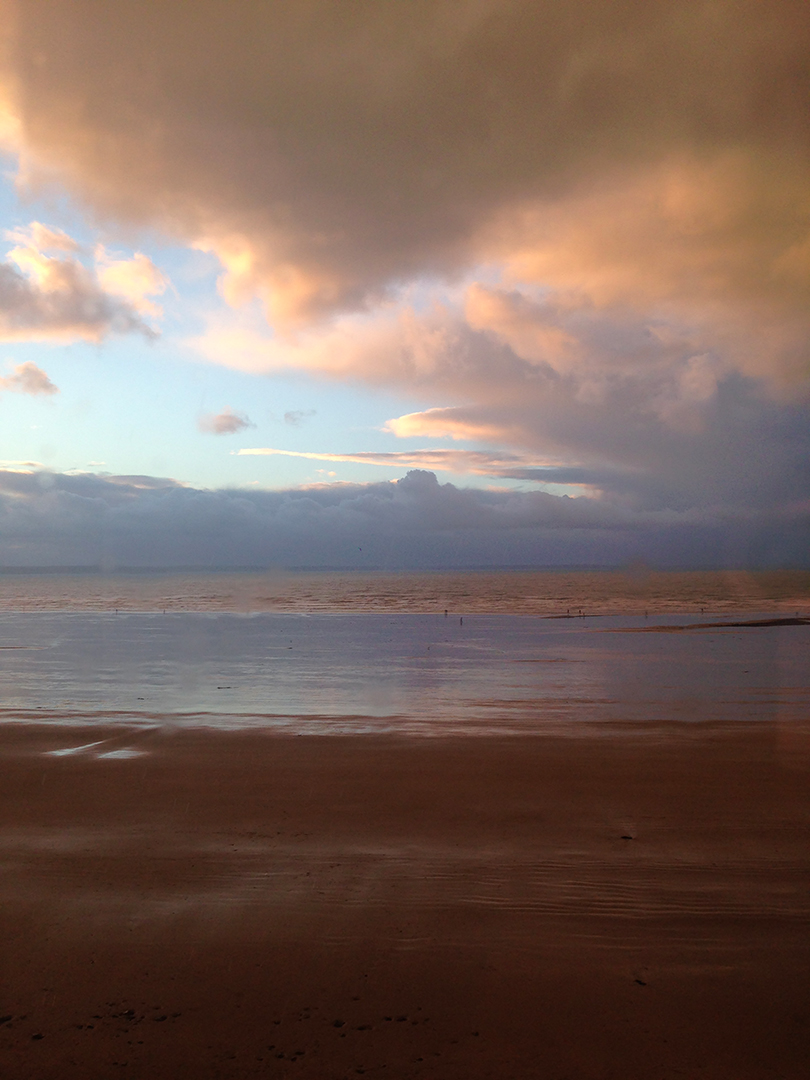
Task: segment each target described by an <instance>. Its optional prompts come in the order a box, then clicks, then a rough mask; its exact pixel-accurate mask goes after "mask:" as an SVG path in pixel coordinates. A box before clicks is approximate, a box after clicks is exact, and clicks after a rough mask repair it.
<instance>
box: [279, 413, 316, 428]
mask: <svg viewBox="0 0 810 1080" xmlns="http://www.w3.org/2000/svg"><path fill="white" fill-rule="evenodd" d="M314 415H315V409H291V410H289V411H288V412H285V413H284V423H285V424H290V425H291V426H292V427H300V426H301V425H302V424H303V423H304V421H305V420H308V419H309V418H310V416H314Z"/></svg>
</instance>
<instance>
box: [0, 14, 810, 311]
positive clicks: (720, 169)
mask: <svg viewBox="0 0 810 1080" xmlns="http://www.w3.org/2000/svg"><path fill="white" fill-rule="evenodd" d="M13 8H14V16H15V17H14V18H13V19H11V18H10V19H9V20H8V21H9V25H10V26H11V27H12V31H11V33H10V35H9V41H8V45H7V48H6V50H5V66H6V71H5V77H4V84H5V86H6V90H7V95H8V97H9V99H10V100H9V101H8V108H7V111H8V113H9V115H10V116H11V117H12V118H13V121H14V123H13V124H11V125H10V127H9V131H10V132H11V131H12V128H13V130H14V132H16V134H13V133H12V134H11V135H10V137H13V138H15V139H16V141H17V145H18V146H19V147H20V149H21V152H22V155H23V162H22V166H23V172H22V179H23V182H24V183H29V184H33V183H37V182H39V183H41V182H44V181H45V180H47V179H53V178H54V177H58V178H59V179H60V180H61V181H62V182H63V183H65V184H67V185H68V186H70V187H71V188H72V189H73V190H74V191H75V192H76V193H78V194H80V195H81V197H82V198H83V199H85V200H87V201H89V203H90V204H91V205H93V206H95V207H96V208H97V209H98V210H99V212H101V213H103V214H105V215H106V216H107V217H108V218H113V219H117V220H120V221H135V222H142V223H147V224H150V225H152V224H156V225H158V226H159V227H162V228H164V229H166V230H167V231H170V232H173V233H174V234H175V235H178V236H181V237H183V238H184V239H186V240H188V241H189V242H194V243H196V244H197V245H198V246H201V247H208V248H210V249H212V250H215V251H216V252H217V253H218V255H219V257H220V258H221V260H222V262H223V265H224V266H225V267H226V270H227V280H226V282H225V283H224V286H223V288H224V291H225V293H226V294H227V295H228V296H229V297H230V299H231V300H233V301H234V302H236V301H238V300H239V299H240V298H243V297H246V296H249V295H253V294H255V293H258V294H259V295H261V296H262V297H263V298H264V300H265V302H266V304H267V307H268V311H269V313H270V317H271V319H272V321H273V322H274V323H277V324H279V325H281V324H287V325H292V324H295V323H298V322H300V321H301V320H302V319H303V320H307V319H310V318H312V317H315V316H318V315H319V314H322V313H324V312H326V311H332V310H335V309H336V308H341V307H347V306H349V307H350V306H353V305H362V304H364V303H368V302H369V300H374V299H375V298H377V297H378V296H379V295H381V294H382V293H384V292H385V290H386V289H387V288H388V287H389V286H390V285H391V283H393V282H402V281H404V280H411V279H414V278H416V277H419V276H420V275H423V274H425V273H428V274H432V273H439V274H445V273H455V272H457V271H458V270H459V269H460V268H465V267H468V266H469V265H471V264H474V263H476V262H480V261H482V260H484V261H486V260H490V261H491V260H492V259H505V260H506V261H507V262H511V261H514V260H518V261H520V262H521V264H525V266H526V267H528V268H529V270H532V268H534V269H537V270H539V271H542V273H543V274H544V275H547V274H556V273H558V272H559V273H561V274H565V273H567V272H568V271H569V270H571V271H572V272H574V271H576V273H577V274H579V273H580V271H582V270H584V272H585V278H586V279H587V280H589V281H592V282H594V281H597V279H599V280H600V281H601V280H604V275H603V274H602V273H601V271H602V270H603V269H605V268H615V267H617V266H621V265H625V266H627V267H630V268H631V270H632V277H633V279H634V280H636V281H644V282H646V283H647V286H648V291H650V292H651V293H652V294H660V295H664V296H665V297H667V298H669V299H681V300H688V299H689V298H690V296H694V295H695V294H696V293H697V292H698V291H699V290H700V285H701V284H705V283H706V282H709V283H710V284H711V285H712V289H711V292H712V295H713V296H714V297H715V298H717V297H721V298H722V299H723V300H726V299H728V298H730V297H732V296H737V297H739V296H743V295H748V296H750V295H751V294H752V293H753V294H755V295H756V297H757V298H758V299H760V298H764V299H765V301H766V302H767V298H768V297H769V296H772V295H773V294H774V292H775V291H777V290H778V289H779V288H780V286H779V282H778V280H777V278H778V277H779V275H780V274H781V275H782V277H783V279H784V283H785V284H784V287H785V288H786V289H787V291H788V292H791V291H792V292H793V300H792V301H789V305H790V304H792V305H793V310H794V311H797V310H798V309H799V307H800V306H801V304H802V303H803V301H802V299H801V297H802V296H805V297H806V287H807V280H806V278H807V267H806V260H805V255H804V254H803V252H804V247H803V245H804V244H805V242H806V241H807V237H808V221H807V214H806V202H805V195H804V192H805V190H806V188H805V183H806V167H807V150H806V147H807V141H806V139H807V124H808V120H807V114H806V109H805V108H804V103H805V101H806V94H807V88H808V87H807V72H806V65H805V63H804V60H805V57H806V55H807V51H808V34H810V31H808V23H807V19H806V11H805V10H804V5H803V4H802V3H801V2H800V0H783V2H782V3H780V4H777V5H762V4H756V3H753V2H747V0H743V2H741V3H738V4H733V5H718V4H711V3H707V2H706V0H683V2H682V3H679V4H678V10H677V15H676V14H674V13H673V9H672V5H671V3H669V2H668V0H650V2H648V3H645V4H637V5H627V4H615V3H612V2H609V0H598V2H596V3H594V2H593V0H572V2H571V3H568V4H566V6H565V10H564V11H563V10H562V9H561V8H560V6H559V4H557V3H552V2H550V0H516V2H515V3H510V4H503V3H502V2H501V0H463V2H461V3H459V2H457V0H443V2H441V0H440V2H438V3H436V2H430V3H427V2H423V0H416V3H415V4H408V5H404V6H403V5H398V4H385V5H380V4H377V3H374V2H373V0H361V2H359V3H356V4H353V5H351V7H350V8H346V9H342V10H341V13H340V16H339V17H337V16H336V15H335V12H334V6H333V5H332V4H331V2H329V0H307V2H306V3H304V4H302V5H298V4H296V5H266V4H261V3H258V2H255V0H240V2H239V3H236V4H234V3H231V4H228V5H227V7H226V6H225V5H223V3H222V2H221V0H201V2H200V3H198V4H195V6H194V20H193V26H192V25H191V24H190V23H189V19H188V13H187V11H186V9H185V8H184V7H183V6H174V5H153V6H151V7H147V8H144V9H139V10H138V12H137V15H136V14H135V13H134V12H133V11H130V10H128V8H127V7H126V5H109V6H107V7H105V9H104V10H103V11H99V9H98V5H96V4H94V3H92V2H91V0H70V2H66V0H56V2H54V0H47V2H45V0H25V2H23V3H19V4H16V5H13ZM65 41H69V42H70V48H65V47H64V42H65ZM763 43H766V44H763ZM201 71H205V72H206V78H205V80H201V79H200V74H199V73H200V72H201ZM588 200H591V202H589V201H588ZM617 200H618V202H617ZM586 205H587V206H589V207H590V208H591V211H592V212H590V214H589V224H590V225H594V224H595V223H597V224H598V226H599V227H598V229H597V233H596V238H595V240H594V241H593V243H592V244H591V253H590V255H589V256H588V265H587V266H584V265H578V262H577V261H578V260H579V261H580V263H581V261H582V259H583V258H584V254H583V252H584V249H583V247H582V245H581V244H580V245H579V246H578V247H577V248H576V249H575V250H574V252H573V254H571V255H570V257H569V254H568V253H567V251H566V249H565V247H564V242H565V240H566V239H570V237H571V235H572V230H574V231H577V230H578V233H577V235H579V237H580V239H582V236H583V235H584V234H585V233H586V232H587V230H586V229H585V226H584V224H583V225H582V227H581V228H580V227H578V226H577V222H578V221H579V220H580V217H579V215H580V213H581V211H582V208H583V206H586ZM617 205H618V207H619V208H620V210H621V213H619V214H618V215H617V214H616V212H615V211H616V207H617ZM527 222H531V223H532V225H533V228H532V229H530V230H528V231H526V229H525V228H524V226H525V224H526V223H527ZM547 222H548V223H550V227H547V224H546V223H547ZM628 224H629V226H630V227H629V228H627V226H628ZM606 229H607V230H609V231H610V233H611V237H612V239H611V240H610V243H609V244H608V245H607V246H605V245H604V244H603V241H604V239H605V237H604V232H605V230H606ZM645 237H646V238H647V239H651V240H654V241H655V242H654V243H645ZM673 238H674V239H675V241H676V243H675V244H674V246H673V247H672V248H671V251H670V254H671V256H672V259H671V260H670V254H667V252H666V251H665V250H664V249H663V248H662V247H661V245H660V244H659V243H658V241H666V240H672V239H673ZM617 239H618V245H617V242H616V241H617ZM588 243H590V241H587V239H586V245H585V246H586V247H587V246H588ZM619 249H621V251H623V252H624V257H623V258H622V257H621V256H620V257H617V255H616V252H617V251H618V250H619ZM593 260H595V262H594V261H593ZM763 260H764V261H763ZM689 266H694V267H696V276H695V278H694V280H688V277H689V275H688V273H686V271H687V270H688V267H689ZM718 268H719V271H720V272H719V274H718V273H716V271H717V270H718ZM611 272H612V271H611ZM774 275H775V276H774ZM783 302H784V295H783V294H781V293H780V298H779V304H780V305H781V304H783Z"/></svg>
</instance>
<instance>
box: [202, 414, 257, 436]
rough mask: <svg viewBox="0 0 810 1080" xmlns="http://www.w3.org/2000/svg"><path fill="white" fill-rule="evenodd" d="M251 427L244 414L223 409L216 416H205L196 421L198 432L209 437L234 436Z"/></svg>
mask: <svg viewBox="0 0 810 1080" xmlns="http://www.w3.org/2000/svg"><path fill="white" fill-rule="evenodd" d="M253 426H254V425H253V424H251V422H250V420H249V419H248V418H247V416H245V415H244V413H235V412H232V411H231V410H230V409H223V410H222V412H220V413H217V414H216V415H213V414H210V413H209V414H206V415H204V416H201V417H200V419H199V420H198V421H197V427H198V428H199V429H200V431H204V432H206V433H207V434H209V435H235V434H236V432H237V431H243V430H244V429H245V428H249V427H253Z"/></svg>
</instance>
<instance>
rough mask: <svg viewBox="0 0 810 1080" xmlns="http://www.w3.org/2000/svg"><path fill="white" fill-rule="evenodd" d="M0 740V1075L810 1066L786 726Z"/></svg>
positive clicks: (797, 787)
mask: <svg viewBox="0 0 810 1080" xmlns="http://www.w3.org/2000/svg"><path fill="white" fill-rule="evenodd" d="M134 737H135V738H136V743H135V745H136V746H137V747H138V748H139V749H141V750H142V751H144V752H143V753H142V755H141V756H137V757H136V756H130V757H128V756H120V757H118V756H116V754H115V747H116V745H123V743H124V741H126V745H127V746H129V747H131V746H132V745H133V738H134ZM104 740H110V741H109V742H104ZM91 743H101V747H100V748H99V749H98V750H95V749H94V748H92V747H90V748H89V749H88V750H85V751H83V752H79V753H73V754H63V755H60V754H53V753H52V751H54V750H64V749H71V748H74V747H78V746H82V745H86V744H91ZM102 750H103V753H104V755H106V756H102ZM0 755H2V770H3V778H4V782H3V785H2V790H1V791H0V798H2V819H1V820H2V831H1V832H0V837H1V840H2V878H0V882H1V885H0V887H1V888H2V908H3V912H4V916H3V920H2V924H1V925H0V957H2V960H0V964H2V1000H0V1013H2V1015H3V1017H4V1021H3V1026H2V1028H0V1074H2V1075H3V1076H4V1077H8V1078H9V1080H23V1078H30V1080H74V1078H75V1080H79V1078H88V1080H90V1078H92V1080H96V1078H99V1080H100V1078H102V1077H103V1078H107V1077H112V1076H130V1077H155V1078H162V1077H166V1078H173V1080H174V1078H181V1077H182V1078H185V1077H188V1078H192V1077H193V1078H195V1080H200V1078H202V1080H207V1078H209V1077H210V1078H214V1077H217V1078H220V1077H221V1078H237V1077H253V1076H272V1077H286V1076H291V1077H296V1076H297V1077H307V1078H329V1080H335V1078H339V1077H351V1076H356V1075H361V1074H369V1075H375V1076H378V1075H379V1076H389V1077H397V1078H400V1077H431V1078H436V1080H439V1078H441V1080H450V1078H458V1080H463V1078H478V1077H498V1078H509V1077H515V1078H518V1077H538V1078H546V1077H548V1078H554V1080H558V1078H559V1080H562V1078H563V1077H566V1078H571V1080H573V1078H577V1080H579V1078H581V1080H597V1078H599V1080H603V1078H608V1077H616V1078H617V1080H618V1078H622V1080H633V1078H638V1080H642V1078H643V1080H649V1078H651V1077H655V1078H659V1080H668V1078H673V1080H674V1078H676V1077H684V1076H690V1077H696V1076H700V1077H707V1078H723V1080H732V1078H733V1080H749V1078H750V1080H754V1078H762V1080H766V1078H767V1080H771V1078H774V1077H786V1078H791V1080H792V1078H794V1077H795V1078H797V1080H798V1078H799V1077H804V1076H806V1067H807V1060H808V1051H809V1050H810V1010H808V1004H807V1003H808V991H809V990H810V977H808V970H810V965H809V964H808V961H809V960H810V955H809V954H810V939H808V934H807V926H808V916H810V900H809V899H808V896H810V891H808V888H807V886H808V870H810V855H808V845H807V825H808V816H809V815H810V784H809V783H808V779H810V777H809V776H808V773H809V772H810V733H808V731H807V730H806V729H804V728H802V726H801V725H800V724H796V723H792V724H777V723H771V724H755V723H748V724H744V725H742V724H738V725H712V724H701V725H689V724H668V725H659V726H655V725H646V726H643V725H642V726H639V725H637V724H636V725H627V726H626V727H624V728H621V727H620V726H617V725H610V726H609V728H607V727H605V728H601V727H600V726H599V725H592V726H591V727H590V728H589V731H588V733H587V735H584V734H582V733H580V734H579V735H578V736H576V737H560V736H558V735H539V736H532V737H512V738H507V739H498V738H485V737H480V738H475V739H464V738H435V739H422V740H419V739H402V738H399V739H398V738H396V737H384V736H376V735H369V736H365V737H340V736H331V737H317V736H313V737H306V736H303V737H302V736H284V735H278V734H271V733H267V732H264V733H256V732H247V731H237V732H230V733H214V732H210V731H208V732H206V731H191V730H185V731H182V730H174V731H168V730H154V729H153V730H150V731H144V732H141V733H140V734H137V736H133V735H132V733H131V732H129V733H126V735H125V736H122V734H121V732H120V730H119V729H118V728H110V729H108V730H106V731H105V730H100V729H99V727H98V725H95V726H93V727H92V728H88V729H86V730H82V729H80V728H77V727H73V728H71V729H70V730H66V729H64V728H60V727H55V726H53V725H41V726H37V725H34V724H15V725H5V726H3V727H2V728H1V729H0Z"/></svg>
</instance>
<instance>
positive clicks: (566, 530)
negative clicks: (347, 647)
mask: <svg viewBox="0 0 810 1080" xmlns="http://www.w3.org/2000/svg"><path fill="white" fill-rule="evenodd" d="M808 539H810V500H806V501H805V503H804V504H803V505H802V506H794V507H793V508H792V509H789V510H788V509H784V510H781V511H779V513H778V514H777V515H774V514H772V513H771V514H759V513H757V512H756V511H754V510H750V509H749V510H745V511H742V510H741V511H738V512H729V511H728V510H724V509H723V508H707V509H704V510H701V511H695V510H690V511H688V512H683V513H678V512H674V511H672V510H658V511H636V510H633V509H632V508H630V507H628V506H623V505H621V504H616V503H611V502H609V501H605V500H602V499H594V498H586V497H579V498H568V497H564V496H563V497H560V496H555V495H552V494H548V493H546V492H541V491H535V492H520V491H493V490H480V489H470V488H468V489H465V488H459V487H456V486H454V485H452V484H439V483H438V482H437V480H436V477H435V475H434V474H433V473H431V472H427V471H424V470H414V471H411V472H409V473H408V474H407V475H406V476H404V477H402V478H401V479H399V480H397V481H396V482H394V483H390V482H385V483H374V484H334V483H333V484H322V485H312V486H309V487H305V488H297V489H292V490H288V491H262V490H256V489H255V488H250V489H230V490H216V491H204V490H200V489H196V488H192V487H189V486H186V485H182V484H179V483H177V482H175V481H172V480H169V479H164V478H157V477H147V476H98V475H95V474H89V473H83V474H82V473H72V474H58V473H42V472H31V471H22V470H17V471H2V472H0V565H5V566H26V565H27V566H36V565H39V566H44V565H62V566H65V565H67V566H70V565H103V566H107V567H109V566H114V565H118V566H145V567H149V566H151V567H158V566H302V565H309V566H336V565H337V566H360V567H369V566H381V567H389V568H397V567H409V566H410V567H423V568H430V567H438V566H481V565H506V566H509V565H554V564H559V565H570V564H572V563H574V564H586V563H591V564H595V563H602V564H622V563H625V564H626V563H627V562H629V561H630V560H631V559H633V558H639V557H640V558H645V559H646V560H647V561H648V562H650V563H651V564H653V565H673V566H689V565H704V566H705V565H707V564H713V563H714V564H725V565H740V566H756V565H779V564H785V563H787V564H795V565H802V566H806V565H808V551H810V544H808ZM360 548H362V552H361V551H360V550H359V549H360Z"/></svg>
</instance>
